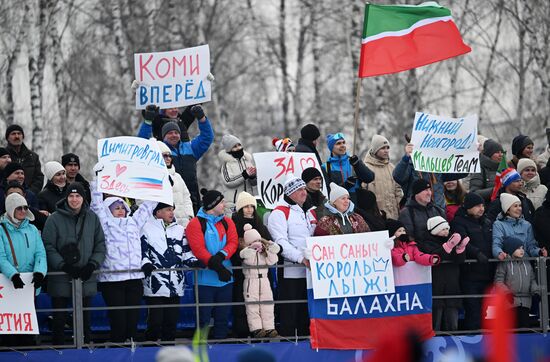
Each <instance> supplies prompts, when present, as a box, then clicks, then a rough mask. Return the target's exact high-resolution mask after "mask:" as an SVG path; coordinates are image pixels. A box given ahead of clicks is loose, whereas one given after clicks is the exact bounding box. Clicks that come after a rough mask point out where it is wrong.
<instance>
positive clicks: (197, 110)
mask: <svg viewBox="0 0 550 362" xmlns="http://www.w3.org/2000/svg"><path fill="white" fill-rule="evenodd" d="M191 114H192V115H193V117H195V118H196V119H198V120H201V119H203V117H204V111H203V109H202V107H201V106H199V105H196V106H193V107H191Z"/></svg>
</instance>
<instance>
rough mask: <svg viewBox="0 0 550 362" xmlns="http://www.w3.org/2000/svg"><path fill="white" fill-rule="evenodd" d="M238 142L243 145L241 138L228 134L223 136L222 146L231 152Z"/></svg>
mask: <svg viewBox="0 0 550 362" xmlns="http://www.w3.org/2000/svg"><path fill="white" fill-rule="evenodd" d="M238 143H240V144H241V145H242V143H241V140H240V139H238V138H237V137H235V136H233V135H232V134H226V135H223V137H222V148H223V149H224V150H225V152H230V151H231V149H232V148H233V147H234V146H235V145H236V144H238Z"/></svg>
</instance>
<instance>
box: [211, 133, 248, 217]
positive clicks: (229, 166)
mask: <svg viewBox="0 0 550 362" xmlns="http://www.w3.org/2000/svg"><path fill="white" fill-rule="evenodd" d="M222 148H223V149H222V150H221V151H220V152H219V153H218V158H219V159H220V161H221V164H222V166H221V173H222V180H223V185H224V199H225V215H226V216H227V217H231V215H232V214H233V213H234V212H235V211H236V210H235V203H236V202H237V196H238V195H239V194H240V193H241V192H243V191H246V192H248V193H249V194H251V195H255V194H256V167H255V166H254V160H253V159H252V156H251V155H250V154H249V153H248V152H245V151H244V149H243V146H242V144H241V140H239V139H238V138H237V137H235V136H233V135H224V136H223V137H222Z"/></svg>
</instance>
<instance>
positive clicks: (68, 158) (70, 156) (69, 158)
mask: <svg viewBox="0 0 550 362" xmlns="http://www.w3.org/2000/svg"><path fill="white" fill-rule="evenodd" d="M71 162H74V163H76V164H77V165H78V167H80V158H79V157H78V156H77V155H75V154H74V153H67V154H65V155H63V156H61V165H62V166H63V167H65V166H67V164H69V163H71Z"/></svg>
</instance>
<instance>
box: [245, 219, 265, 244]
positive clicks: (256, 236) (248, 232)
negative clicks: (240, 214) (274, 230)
mask: <svg viewBox="0 0 550 362" xmlns="http://www.w3.org/2000/svg"><path fill="white" fill-rule="evenodd" d="M243 230H244V235H243V240H244V245H246V246H248V245H250V244H252V243H253V242H255V241H258V240H261V239H262V236H261V235H260V233H259V232H258V230H256V229H254V228H253V227H252V225H250V224H244V226H243Z"/></svg>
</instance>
